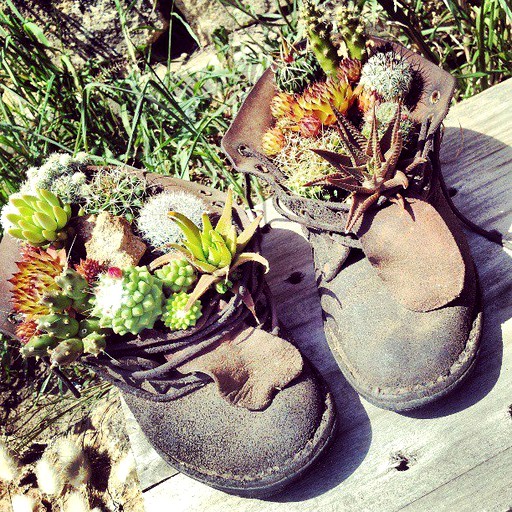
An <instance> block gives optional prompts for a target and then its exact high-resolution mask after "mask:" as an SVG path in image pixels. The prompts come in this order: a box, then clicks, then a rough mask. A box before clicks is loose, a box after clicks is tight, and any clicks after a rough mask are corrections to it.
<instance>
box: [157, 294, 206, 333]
mask: <svg viewBox="0 0 512 512" xmlns="http://www.w3.org/2000/svg"><path fill="white" fill-rule="evenodd" d="M189 298H190V296H189V294H188V293H185V292H180V293H175V294H173V295H171V297H169V298H168V299H167V300H166V302H165V307H164V310H165V311H164V314H163V316H162V319H163V321H164V323H165V325H166V327H169V329H171V331H179V330H185V329H188V328H189V327H193V326H194V325H196V323H197V321H198V320H199V318H201V315H202V314H203V313H202V304H201V302H200V301H199V300H196V301H195V302H194V303H193V304H192V306H190V308H188V309H187V302H188V300H189Z"/></svg>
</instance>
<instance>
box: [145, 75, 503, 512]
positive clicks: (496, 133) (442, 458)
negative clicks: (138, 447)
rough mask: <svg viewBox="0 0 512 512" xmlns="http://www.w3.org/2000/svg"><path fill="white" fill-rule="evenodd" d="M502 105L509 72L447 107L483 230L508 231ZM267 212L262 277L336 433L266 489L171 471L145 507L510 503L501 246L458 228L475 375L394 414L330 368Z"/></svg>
mask: <svg viewBox="0 0 512 512" xmlns="http://www.w3.org/2000/svg"><path fill="white" fill-rule="evenodd" d="M511 109H512V80H509V81H507V82H505V83H503V84H501V85H499V86H496V87H494V88H492V89H491V90H489V91H486V92H484V93H482V94H480V95H478V96H476V97H474V98H472V99H470V100H468V101H465V102H463V103H461V104H459V105H456V106H455V107H454V108H453V109H452V111H451V113H450V115H449V117H448V119H447V120H446V133H445V140H444V145H443V152H442V159H443V161H444V164H443V170H444V173H445V176H446V179H447V182H448V183H449V185H450V186H452V187H455V188H456V189H457V195H456V196H455V197H454V200H455V202H456V204H457V206H459V207H460V208H461V210H462V211H463V212H464V213H465V214H466V215H467V216H468V217H470V218H472V219H474V220H476V221H477V222H479V223H480V224H482V225H483V226H484V227H486V228H498V229H500V230H502V231H507V230H509V228H510V210H511V204H510V190H511V185H512V183H511V177H512V118H511V116H510V115H509V112H510V111H511ZM461 127H462V129H461ZM461 135H462V136H463V138H462V139H461ZM461 140H463V141H464V142H463V144H462V146H461ZM265 210H266V220H267V221H268V222H270V224H271V226H272V229H271V231H270V232H269V234H268V235H267V236H266V239H265V243H264V246H263V252H264V254H265V255H266V256H267V257H268V258H269V260H270V261H271V272H270V274H269V285H270V287H271V289H272V291H273V293H274V295H275V297H276V299H277V300H276V302H277V304H278V309H279V314H280V317H281V320H282V321H283V323H284V324H285V325H286V326H287V328H288V329H289V330H290V331H291V333H292V334H293V336H294V338H295V340H296V341H297V343H298V345H299V346H300V347H301V349H302V350H303V352H304V353H305V354H306V355H307V356H308V357H309V358H310V359H311V360H312V361H313V363H314V364H315V365H316V366H317V367H318V368H319V369H320V370H321V372H322V374H323V375H324V377H325V378H326V379H327V380H328V382H329V384H330V386H331V388H332V390H333V392H334V394H335V396H336V400H337V405H338V410H339V416H340V431H339V434H338V438H337V440H336V442H335V443H334V446H333V447H332V449H331V451H330V452H329V454H328V455H327V456H326V457H325V458H324V459H323V460H322V461H320V463H319V464H317V465H316V466H315V467H314V468H313V470H312V471H311V472H310V473H309V474H308V475H307V476H306V477H305V478H303V479H302V480H301V481H299V482H298V483H297V484H296V485H294V486H293V487H292V488H291V489H290V490H288V491H286V492H285V493H284V494H282V495H280V496H278V497H276V498H273V499H272V498H271V499H268V500H264V501H263V500H250V499H243V498H238V497H234V496H228V495H226V494H224V493H222V492H219V491H215V490H213V489H210V488H209V487H207V486H205V485H202V484H199V483H197V482H194V481H193V480H191V479H190V478H188V477H186V476H184V475H182V474H177V475H176V476H174V477H172V478H170V479H168V480H166V481H165V482H163V483H161V484H160V485H157V486H156V487H154V488H153V489H151V490H149V491H147V492H145V493H144V496H145V503H146V508H147V510H160V509H162V507H164V506H167V505H170V504H172V509H173V512H180V511H187V512H195V511H205V512H215V511H219V512H220V511H223V512H224V511H225V510H236V511H247V512H250V511H276V512H280V511H283V512H284V511H286V512H293V511H301V512H303V511H306V512H307V511H315V512H316V511H318V510H322V511H331V510H332V511H335V510H343V511H351V510H353V511H361V510H378V511H395V510H401V509H404V508H406V510H408V511H416V510H418V511H422V510H438V509H439V510H457V512H460V511H465V510H468V511H488V510H507V509H508V508H509V507H510V506H512V486H510V481H511V478H510V476H511V473H510V467H511V465H510V453H511V450H510V449H509V448H510V447H511V446H512V435H511V434H512V418H511V415H510V409H509V408H510V406H511V405H512V396H511V395H510V389H512V375H511V372H510V368H511V367H512V322H511V321H510V317H511V316H512V304H511V301H510V297H511V296H512V294H511V291H512V285H511V281H510V275H512V274H511V270H512V264H511V260H510V257H509V256H508V255H507V254H506V252H505V251H504V250H502V249H500V248H499V247H497V246H495V245H493V244H491V243H489V242H487V241H486V240H483V239H482V238H481V237H478V236H476V235H474V234H473V233H469V234H468V239H469V242H470V245H471V249H472V252H473V255H474V258H475V262H476V265H477V268H478V271H479V275H480V280H481V285H482V288H483V291H484V302H485V313H486V321H485V327H484V336H483V341H482V350H481V355H480V358H479V361H478V364H477V367H476V369H475V372H474V374H473V376H472V377H471V378H470V379H469V380H468V381H467V383H466V384H464V385H463V386H462V388H461V389H460V390H458V391H456V392H455V393H453V394H452V395H450V396H449V397H447V398H446V399H444V400H443V401H442V402H440V403H439V404H437V405H434V406H431V407H429V408H427V409H423V410H420V411H418V412H416V413H411V414H408V415H406V414H396V413H393V412H389V411H384V410H381V409H378V408H376V407H374V406H372V405H370V404H368V403H366V402H365V401H364V400H362V399H360V398H359V397H358V396H357V394H356V393H355V392H354V391H353V390H352V389H351V388H350V386H348V384H347V383H346V381H345V379H344V378H343V376H342V375H341V373H340V372H339V370H338V369H337V366H336V364H335V362H334V360H333V358H332V356H331V354H330V351H329V348H328V346H327V342H326V340H325V337H324V334H323V328H322V317H321V310H320V305H319V300H318V296H317V291H316V284H315V280H314V274H313V266H312V260H311V253H310V248H309V246H308V244H307V243H306V242H305V240H304V239H303V238H302V237H301V236H300V235H299V234H298V233H300V229H299V228H298V226H296V225H293V224H291V223H289V222H287V221H283V220H275V219H276V214H275V212H274V211H273V210H272V208H270V207H269V204H268V203H266V204H265ZM292 273H300V274H301V275H303V278H302V280H301V282H300V283H298V284H293V283H292V282H290V281H291V280H287V279H288V277H289V276H290V275H291V274H292ZM298 275H299V274H295V276H298ZM292 281H293V280H292ZM445 502H446V503H445Z"/></svg>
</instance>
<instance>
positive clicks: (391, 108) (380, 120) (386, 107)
mask: <svg viewBox="0 0 512 512" xmlns="http://www.w3.org/2000/svg"><path fill="white" fill-rule="evenodd" d="M397 108H398V103H394V102H392V101H387V102H385V103H380V104H379V105H377V106H376V108H375V117H376V120H377V134H378V136H379V138H382V136H383V135H384V132H385V131H386V129H387V128H388V126H389V124H390V123H391V121H392V120H393V117H394V116H395V113H396V109H397ZM401 110H402V113H401V116H400V130H401V132H402V137H403V139H404V144H406V143H407V141H408V140H409V138H410V136H411V135H412V133H413V131H414V123H413V121H412V120H411V113H410V112H409V110H408V109H407V107H404V106H402V109H401ZM372 117H373V116H371V115H367V116H366V120H365V124H364V126H363V128H362V130H361V133H362V134H363V135H364V136H365V137H366V138H367V139H369V138H370V136H371V130H372Z"/></svg>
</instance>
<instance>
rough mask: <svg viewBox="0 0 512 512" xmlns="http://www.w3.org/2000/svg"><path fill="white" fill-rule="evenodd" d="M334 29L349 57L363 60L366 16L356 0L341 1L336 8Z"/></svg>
mask: <svg viewBox="0 0 512 512" xmlns="http://www.w3.org/2000/svg"><path fill="white" fill-rule="evenodd" d="M333 18H334V29H333V31H334V32H336V34H337V37H339V38H340V39H341V40H342V41H343V43H344V45H345V47H346V49H347V52H348V57H350V58H352V59H358V60H361V59H362V57H363V55H364V50H365V44H366V38H365V24H364V21H363V20H364V16H362V12H361V9H360V8H359V7H358V6H357V5H355V4H354V2H346V3H341V4H340V5H339V6H338V7H336V9H335V10H334V16H333Z"/></svg>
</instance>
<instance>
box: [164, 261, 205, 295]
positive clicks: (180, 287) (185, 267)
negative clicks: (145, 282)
mask: <svg viewBox="0 0 512 512" xmlns="http://www.w3.org/2000/svg"><path fill="white" fill-rule="evenodd" d="M155 275H156V277H158V279H161V280H162V282H163V283H164V290H165V291H167V292H174V293H176V292H186V291H188V290H190V288H191V287H192V285H193V284H194V283H195V282H196V280H197V273H196V271H195V269H194V267H193V266H192V265H191V264H190V263H189V262H188V261H187V260H186V259H185V258H179V259H178V258H177V259H175V260H171V261H170V262H169V263H168V264H167V265H164V266H163V267H162V268H159V269H158V270H156V271H155Z"/></svg>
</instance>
